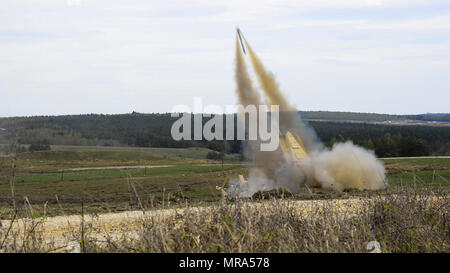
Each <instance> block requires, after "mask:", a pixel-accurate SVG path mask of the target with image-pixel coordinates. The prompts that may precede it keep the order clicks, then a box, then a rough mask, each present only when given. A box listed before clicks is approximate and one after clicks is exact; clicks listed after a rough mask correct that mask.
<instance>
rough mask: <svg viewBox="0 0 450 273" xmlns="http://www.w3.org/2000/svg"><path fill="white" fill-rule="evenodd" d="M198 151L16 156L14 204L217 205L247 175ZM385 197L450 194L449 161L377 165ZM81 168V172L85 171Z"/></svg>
mask: <svg viewBox="0 0 450 273" xmlns="http://www.w3.org/2000/svg"><path fill="white" fill-rule="evenodd" d="M209 151H210V150H208V149H201V148H189V149H163V148H122V147H121V148H117V147H77V146H53V147H52V151H49V152H33V153H23V154H20V155H19V156H18V159H17V168H16V177H15V185H14V197H15V200H16V203H17V204H19V205H18V206H24V202H25V201H24V200H25V197H26V199H27V200H28V201H27V202H29V203H30V204H31V205H32V209H33V210H34V211H35V212H38V213H41V214H42V213H44V212H45V214H47V215H59V214H71V213H78V212H79V210H80V205H81V203H82V202H83V204H84V206H85V208H86V210H87V211H88V212H111V211H125V210H132V209H138V208H139V207H140V206H146V207H161V206H166V207H167V206H168V205H170V206H182V205H183V204H184V203H185V202H190V203H195V204H201V203H211V202H218V201H219V200H220V192H219V191H218V190H216V186H220V185H222V184H223V182H224V180H225V179H228V178H233V177H234V178H235V177H237V176H238V174H244V175H245V174H246V173H247V168H246V165H245V164H243V163H242V162H240V161H238V160H237V159H238V156H236V155H227V157H226V158H225V162H224V165H223V166H222V164H221V162H217V161H211V160H206V154H207V153H208V152H209ZM383 162H384V164H385V166H386V169H387V172H388V183H389V185H390V188H391V189H395V188H397V187H403V186H406V185H409V186H414V187H419V188H420V187H425V186H432V187H438V188H442V189H446V190H448V189H449V188H450V183H449V180H450V159H449V158H418V159H383ZM0 167H1V169H0V206H1V207H0V217H7V215H10V214H11V211H12V206H11V204H12V198H11V187H10V174H11V158H9V157H2V158H0ZM83 168H86V169H83ZM358 194H360V193H357V192H354V191H350V192H344V193H328V192H322V191H317V192H314V194H312V195H311V194H307V195H305V194H303V195H299V196H297V197H296V198H300V199H317V198H319V199H323V198H336V197H337V198H342V197H349V196H351V195H358Z"/></svg>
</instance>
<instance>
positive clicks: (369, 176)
mask: <svg viewBox="0 0 450 273" xmlns="http://www.w3.org/2000/svg"><path fill="white" fill-rule="evenodd" d="M238 35H241V33H240V31H239V30H238ZM241 38H242V40H243V41H244V44H245V46H246V47H247V51H248V53H249V56H250V60H251V62H252V65H253V69H254V71H255V73H256V76H257V79H258V81H259V83H260V85H261V89H262V90H263V91H264V93H265V95H266V97H267V98H268V103H269V104H270V105H278V106H279V109H280V113H279V128H280V134H282V135H285V134H286V133H287V132H288V131H289V132H291V133H293V134H294V135H298V136H299V137H300V138H301V140H302V142H303V144H304V148H305V150H306V151H307V152H308V157H306V158H304V159H303V161H302V162H303V163H302V164H300V165H296V164H290V163H288V162H287V161H286V160H285V157H284V156H283V153H282V152H281V150H280V149H278V150H276V151H273V152H263V151H260V150H259V149H258V148H259V145H260V140H253V141H248V142H247V146H245V147H243V150H244V154H245V155H246V156H247V158H249V159H251V160H252V161H253V162H254V164H255V167H253V168H250V170H249V176H248V182H247V183H246V184H241V183H240V182H239V181H238V180H236V179H232V180H230V181H229V188H228V194H229V195H230V196H252V194H254V193H255V192H257V191H259V190H271V189H276V188H284V189H288V190H289V191H291V192H292V193H295V192H299V190H300V189H301V187H302V186H303V184H304V183H307V184H309V185H312V186H320V187H322V188H328V189H332V190H337V191H342V190H344V189H355V188H356V189H360V190H362V189H370V190H376V189H383V188H385V187H386V184H385V183H384V181H385V169H384V166H383V164H382V162H380V161H379V160H377V158H376V157H375V154H374V153H373V152H372V151H369V150H366V149H364V148H362V147H359V146H356V145H354V144H353V143H351V142H346V143H337V144H335V145H334V146H333V147H332V149H328V148H325V147H324V146H323V144H322V142H321V141H320V140H319V139H318V138H317V136H316V133H315V131H314V130H313V129H312V128H311V127H309V126H308V124H306V123H304V122H303V121H302V120H301V118H300V116H299V115H298V112H297V109H296V108H295V107H294V106H293V105H291V104H289V103H288V101H287V99H286V98H285V97H284V96H283V94H282V93H281V91H280V88H279V85H278V83H277V82H276V79H275V76H274V75H273V74H272V73H271V72H269V71H268V70H266V68H265V67H264V65H263V64H262V62H261V61H260V59H259V58H258V56H257V55H256V54H255V52H254V51H253V49H252V48H251V47H250V45H249V44H248V42H247V41H246V40H245V38H243V36H242V35H241ZM241 45H242V44H241V43H240V40H239V37H238V36H236V67H235V73H236V74H235V79H236V84H237V89H236V92H237V95H238V98H239V102H240V104H241V105H243V106H244V107H246V106H248V105H255V106H258V105H261V104H262V103H261V102H262V99H261V97H260V93H258V92H257V90H256V89H255V88H254V86H253V84H252V81H251V78H250V76H249V74H248V71H247V67H246V64H245V59H244V56H243V54H242V51H241ZM242 50H245V49H244V47H243V45H242ZM246 124H248V122H246Z"/></svg>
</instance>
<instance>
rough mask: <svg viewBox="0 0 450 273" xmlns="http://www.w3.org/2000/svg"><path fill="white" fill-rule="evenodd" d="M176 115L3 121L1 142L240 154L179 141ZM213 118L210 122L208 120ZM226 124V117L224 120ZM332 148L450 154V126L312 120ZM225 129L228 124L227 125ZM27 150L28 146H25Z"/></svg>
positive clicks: (218, 145) (370, 117)
mask: <svg viewBox="0 0 450 273" xmlns="http://www.w3.org/2000/svg"><path fill="white" fill-rule="evenodd" d="M300 114H301V116H302V117H303V118H304V119H305V118H306V119H314V120H316V119H324V120H358V121H387V120H401V119H413V118H414V119H416V120H427V121H433V120H436V121H450V120H447V119H449V118H450V117H449V115H448V114H438V115H427V114H425V115H415V116H394V115H383V114H365V113H345V112H301V113H300ZM177 119H178V118H172V117H171V116H170V114H140V113H135V112H133V113H131V114H120V115H99V114H89V115H67V116H37V117H12V118H0V143H3V144H8V143H12V142H13V140H12V139H14V138H15V137H14V136H15V135H17V142H18V144H22V145H24V144H29V145H32V146H31V147H32V148H33V149H34V150H39V149H40V148H42V149H44V148H45V149H48V148H49V145H84V146H95V145H100V146H136V147H167V148H186V147H207V148H210V149H212V150H216V151H219V152H227V153H240V152H241V146H242V143H241V141H206V140H203V141H193V140H191V141H189V140H182V141H175V140H173V139H172V137H171V135H170V130H171V126H172V124H173V122H174V121H175V120H177ZM207 120H208V118H204V119H203V122H206V121H207ZM224 120H225V119H224ZM309 125H310V126H311V127H313V128H314V129H315V131H316V132H317V135H318V137H319V139H320V140H321V141H323V142H324V143H325V144H326V145H327V146H332V145H333V144H334V143H336V142H341V141H347V140H351V141H353V142H354V143H356V144H359V145H361V146H364V147H366V148H369V149H371V150H374V151H375V153H376V154H377V155H378V156H380V157H386V156H393V157H394V156H421V155H450V127H435V126H417V125H407V126H400V125H382V124H369V123H350V122H332V121H310V122H309ZM224 128H225V126H224ZM22 150H23V148H22Z"/></svg>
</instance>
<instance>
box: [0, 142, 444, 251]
mask: <svg viewBox="0 0 450 273" xmlns="http://www.w3.org/2000/svg"><path fill="white" fill-rule="evenodd" d="M52 148H53V150H52V151H49V152H33V153H24V154H20V155H19V156H18V158H17V162H16V165H17V167H16V175H15V184H14V201H15V204H16V208H17V209H14V207H13V203H12V200H13V199H12V198H11V196H12V192H11V186H10V177H11V158H10V157H2V158H0V167H1V169H0V220H1V221H2V222H3V223H7V222H8V220H7V219H17V218H21V219H25V218H26V219H30V221H31V222H30V223H29V225H28V226H27V227H25V226H24V227H23V228H22V229H21V228H20V225H21V222H20V221H19V222H17V221H16V224H15V225H16V226H15V227H14V228H13V229H12V231H11V233H9V234H7V233H1V232H0V242H2V243H3V242H6V241H8V240H10V241H13V242H14V243H8V244H3V245H2V246H0V252H1V251H4V252H47V251H54V250H57V251H59V250H61V246H62V247H63V248H62V249H63V250H64V249H65V245H67V242H68V241H73V240H75V241H78V242H80V243H81V245H82V247H83V250H82V251H83V252H109V251H112V252H180V251H181V252H247V251H253V252H255V251H256V252H336V251H338V252H355V251H356V252H365V251H366V250H365V245H366V244H367V242H368V241H371V240H374V239H376V240H377V241H379V242H380V244H381V247H382V249H383V252H446V251H448V247H449V243H448V235H446V234H447V233H446V232H447V231H446V230H448V221H446V220H445V219H447V216H448V201H447V200H448V199H447V197H446V196H447V193H448V190H449V189H450V183H449V180H450V158H413V159H382V161H383V162H384V164H385V166H386V170H387V180H388V184H389V187H388V189H387V190H382V191H375V192H370V191H356V190H348V191H344V192H341V193H338V192H330V191H326V190H321V189H312V190H313V192H312V193H310V192H306V191H305V192H302V193H299V194H296V195H293V196H284V197H281V199H277V198H280V197H275V199H270V200H258V201H256V200H253V201H251V202H250V201H249V200H235V201H230V202H221V194H220V191H218V190H217V189H216V186H220V185H222V184H223V183H224V181H226V180H227V179H229V178H236V177H237V176H238V175H239V174H244V175H246V174H248V166H247V164H246V163H243V162H240V161H238V160H237V159H238V157H237V156H233V155H231V156H230V155H228V156H227V157H226V159H225V161H224V164H223V165H222V164H221V163H222V162H218V161H211V160H206V154H207V153H208V152H209V150H207V149H153V148H146V149H140V148H136V149H135V148H119V149H118V148H114V147H107V148H105V147H96V148H93V147H74V146H69V147H64V146H56V147H52ZM391 193H394V194H391ZM424 193H425V194H424ZM398 196H403V197H404V198H398ZM429 196H432V197H433V198H435V197H438V199H436V200H438V202H437V203H434V201H430V199H429V198H428V197H429ZM417 197H419V199H418V198H417ZM432 200H434V199H432ZM347 201H348V202H347ZM339 202H341V203H342V204H341V203H339ZM430 202H431V203H430ZM442 202H443V203H442ZM344 203H345V204H344ZM338 204H341V205H338ZM324 207H326V208H328V209H326V210H321V208H324ZM173 208H176V209H177V213H176V212H175V211H174V210H173ZM431 208H432V209H431ZM180 211H182V213H183V216H181V215H180V214H178V213H179V212H180ZM117 212H123V215H135V216H133V217H131V218H129V216H121V214H117ZM143 212H145V213H143ZM104 213H114V214H104ZM130 213H131V214H130ZM68 215H72V216H70V217H69V216H68ZM80 215H83V218H82V219H85V218H84V215H86V217H89V219H91V220H89V222H88V223H86V226H84V225H85V224H84V222H80V219H81V218H80ZM144 215H145V216H146V217H144V218H143V216H144ZM157 215H166V216H164V217H162V216H157ZM355 215H358V218H354V216H355ZM52 216H58V217H59V218H61V219H59V218H58V217H52ZM325 216H326V217H325ZM111 217H112V218H111ZM46 219H49V222H46V221H47V220H46ZM57 219H59V220H57ZM69 219H72V220H71V221H72V222H71V224H69ZM86 219H88V218H86ZM99 219H104V220H99ZM108 219H109V220H108ZM155 219H157V221H155ZM187 219H189V221H187ZM12 222H14V220H13V221H12ZM44 222H45V224H44ZM24 223H25V222H24ZM280 223H283V232H280ZM5 225H6V224H4V225H3V227H0V230H4V231H5V232H6V231H7V230H8V228H7V226H5ZM67 225H68V226H67ZM63 226H65V227H64V228H63ZM80 227H83V229H80ZM418 227H420V228H418ZM80 230H84V231H83V232H81V233H80ZM355 230H358V232H357V233H354V231H355ZM50 231H51V232H50ZM49 232H50V233H49ZM52 232H55V233H52ZM100 233H102V234H103V235H102V236H106V237H101V238H103V241H101V242H102V243H99V241H98V240H99V239H98V238H99V237H98V236H99V235H100ZM58 234H59V235H58ZM54 236H59V237H58V238H60V239H61V238H64V241H60V239H58V240H54V238H56V237H54ZM111 236H116V237H111ZM6 238H8V240H6ZM45 238H47V239H45ZM237 238H240V239H237ZM47 240H50V241H49V242H48V241H47ZM8 242H9V241H8ZM44 242H45V243H44ZM324 242H327V243H324ZM58 244H59V245H58Z"/></svg>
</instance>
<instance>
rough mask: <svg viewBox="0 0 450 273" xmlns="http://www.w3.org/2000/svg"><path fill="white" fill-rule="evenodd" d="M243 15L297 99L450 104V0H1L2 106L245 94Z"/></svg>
mask: <svg viewBox="0 0 450 273" xmlns="http://www.w3.org/2000/svg"><path fill="white" fill-rule="evenodd" d="M236 26H239V27H240V28H241V30H242V32H243V33H244V35H245V37H246V39H247V40H248V42H249V43H250V44H251V45H252V48H253V49H254V50H255V51H256V53H257V54H258V55H259V57H260V58H261V59H262V61H263V62H264V64H265V65H266V67H267V68H268V69H269V70H270V71H272V72H273V73H274V74H275V75H276V77H277V80H278V82H279V84H280V86H281V89H282V91H283V92H284V94H286V96H287V97H288V98H289V101H290V102H291V103H292V104H293V105H295V106H296V107H297V108H298V109H299V110H304V111H313V110H314V111H316V110H323V111H351V112H370V113H389V114H419V113H427V112H432V113H439V112H441V113H442V112H450V1H449V0H447V1H439V0H391V1H387V0H386V1H385V0H347V1H343V0H315V1H311V0H277V1H273V0H254V1H242V0H226V1H208V0H190V1H178V0H172V1H164V0H154V1H137V0H127V1H115V0H53V1H52V0H34V1H32V0H29V1H24V0H2V2H1V5H0V117H7V116H34V115H65V114H87V113H103V114H118V113H130V112H132V111H136V112H142V113H157V112H170V111H171V110H172V109H173V107H174V106H176V105H179V104H184V105H187V106H189V107H191V108H193V106H194V97H201V98H202V100H203V104H204V105H209V104H215V105H219V106H221V107H223V108H225V106H226V105H233V104H236V103H237V96H236V91H235V89H236V85H235V82H234V50H235V48H234V46H235V28H236ZM255 84H256V83H255Z"/></svg>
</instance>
